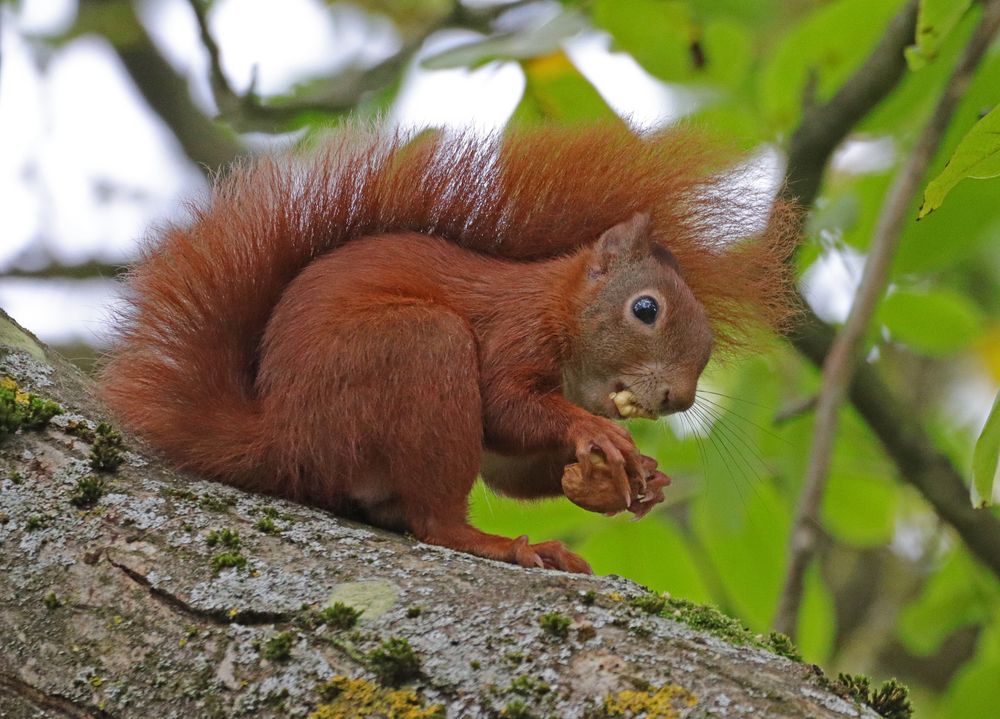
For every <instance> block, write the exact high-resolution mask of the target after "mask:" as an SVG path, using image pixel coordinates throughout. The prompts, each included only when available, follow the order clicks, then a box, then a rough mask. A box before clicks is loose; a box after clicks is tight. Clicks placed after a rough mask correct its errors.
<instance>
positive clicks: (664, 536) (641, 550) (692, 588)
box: [574, 514, 712, 602]
mask: <svg viewBox="0 0 1000 719" xmlns="http://www.w3.org/2000/svg"><path fill="white" fill-rule="evenodd" d="M602 519H603V522H604V524H605V528H603V529H601V530H600V531H598V532H595V533H594V534H593V535H591V536H590V537H589V538H588V539H586V540H585V541H584V542H582V543H581V544H579V545H577V546H575V547H574V549H575V550H577V551H579V552H580V554H581V555H582V556H583V557H584V558H585V559H586V560H587V561H588V562H590V564H591V566H592V567H593V568H594V572H595V573H597V574H618V575H620V576H623V577H628V578H629V579H632V580H634V581H636V582H639V583H640V584H644V585H646V586H647V587H649V588H650V589H652V590H654V591H657V592H663V591H668V592H670V593H671V594H674V595H676V596H679V597H684V598H685V599H690V600H692V601H695V602H708V601H710V600H711V599H712V596H711V593H710V592H709V590H708V588H707V587H706V586H705V582H704V580H703V579H702V577H701V572H700V570H699V568H698V565H697V564H696V563H695V561H694V558H693V557H694V553H693V552H692V551H691V547H690V546H689V545H688V542H687V540H686V539H685V538H684V535H683V534H681V532H680V531H679V530H678V529H677V527H676V526H675V525H674V523H673V522H671V521H669V520H668V519H665V518H661V517H660V516H658V515H657V514H652V515H650V516H648V517H645V518H644V519H642V521H639V522H632V521H630V520H629V519H627V518H624V517H621V518H615V519H613V520H609V519H605V518H602Z"/></svg>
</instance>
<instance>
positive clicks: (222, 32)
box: [0, 0, 892, 344]
mask: <svg viewBox="0 0 1000 719" xmlns="http://www.w3.org/2000/svg"><path fill="white" fill-rule="evenodd" d="M557 8H558V5H557V4H556V3H552V5H550V6H549V7H548V8H546V6H544V5H542V6H541V8H540V9H539V10H535V12H537V13H539V17H538V20H539V21H542V20H544V19H545V15H546V13H547V12H551V11H555V10H557ZM74 12H75V2H74V1H73V0H22V2H21V3H20V4H19V5H18V6H17V8H16V9H15V8H14V7H11V6H10V5H9V4H4V5H3V6H2V7H0V13H2V23H0V26H2V35H0V43H2V47H3V63H2V65H0V158H2V160H0V271H2V269H3V268H4V267H7V266H10V265H11V264H12V263H14V262H15V261H16V262H17V264H19V265H20V266H23V267H31V266H32V265H36V266H37V265H42V264H45V263H46V261H47V260H46V258H47V257H48V256H51V257H55V258H57V259H58V260H59V261H61V262H63V263H78V262H85V261H87V260H90V259H94V258H98V259H101V260H107V261H112V262H116V261H123V260H125V259H127V258H128V257H130V256H131V254H132V252H133V250H134V247H135V244H136V242H137V241H138V240H139V239H140V238H141V237H142V236H143V234H144V233H145V232H146V231H147V228H148V227H149V226H150V225H151V224H155V223H156V222H158V221H162V220H164V219H166V218H170V217H172V216H175V215H176V214H177V213H178V212H179V211H180V207H181V204H182V202H183V201H184V199H185V198H190V197H195V196H197V195H198V194H200V193H203V192H205V190H206V186H205V182H204V179H203V177H202V175H201V174H200V173H199V172H198V171H197V170H196V169H195V168H194V167H193V166H192V165H191V164H190V163H189V162H188V161H187V160H186V158H185V157H184V155H183V153H182V152H181V151H180V149H179V148H178V146H177V143H176V141H175V140H174V138H173V137H172V135H171V134H170V132H169V131H168V130H167V129H166V128H165V127H164V126H163V124H162V123H161V122H160V120H159V119H158V118H157V117H156V116H155V114H153V113H152V112H151V111H150V110H149V109H148V108H147V107H146V106H145V104H144V102H143V101H142V99H141V98H140V97H139V95H138V93H137V91H136V90H135V89H134V88H133V87H132V84H131V82H130V80H129V78H128V77H127V75H126V74H125V71H124V70H123V69H122V68H121V66H120V65H119V63H118V60H117V58H116V57H115V55H114V53H113V52H112V50H111V49H110V48H109V47H108V45H107V44H106V43H105V42H104V41H103V40H101V39H98V38H92V37H90V38H80V39H77V40H73V41H72V42H69V43H68V44H66V45H64V46H62V47H61V48H59V49H58V50H56V51H55V52H53V53H52V54H51V56H49V57H47V58H44V60H42V61H41V62H38V61H36V59H35V58H34V56H33V54H32V53H31V52H30V51H29V46H28V45H27V41H26V40H24V39H23V37H22V35H27V36H30V35H31V34H33V33H37V34H42V35H49V34H53V33H57V32H60V31H63V30H65V29H66V28H68V27H69V26H70V24H71V23H72V21H73V17H74ZM141 15H142V18H143V21H144V23H145V24H146V26H147V27H148V28H149V30H150V32H151V34H152V35H153V37H154V39H155V40H156V42H157V43H158V45H159V46H160V47H161V49H162V51H163V52H164V54H165V56H166V57H167V58H168V60H169V61H170V62H171V63H172V64H173V65H174V67H175V68H176V69H177V70H178V71H179V72H181V73H182V74H183V75H185V76H186V77H187V78H188V80H189V84H190V88H191V93H192V96H193V97H194V98H195V100H196V102H197V103H198V104H199V105H200V106H201V107H203V108H204V109H205V110H206V112H209V113H211V112H212V111H213V109H214V104H213V101H212V98H211V93H210V91H209V84H208V58H207V55H206V53H205V51H204V48H203V47H202V45H201V43H200V40H199V39H198V32H197V26H196V24H195V20H194V17H193V15H192V13H191V10H190V8H189V7H188V4H187V2H186V0H145V2H144V3H143V5H142V6H141ZM210 22H211V25H212V28H213V30H214V32H215V36H216V38H217V41H218V42H219V43H220V45H221V49H222V60H223V64H224V68H225V71H226V73H227V75H228V77H229V78H230V80H231V82H232V84H233V85H234V86H235V87H236V88H237V90H241V89H243V88H245V87H246V86H247V85H248V83H249V81H250V77H251V73H252V72H253V68H254V67H255V66H256V67H257V78H258V79H257V83H258V84H257V87H258V91H260V92H261V93H263V94H270V93H277V92H280V91H282V90H284V89H286V88H287V87H288V86H289V85H290V84H291V83H293V82H295V81H297V80H301V79H305V78H308V77H310V76H314V75H316V74H320V73H324V72H329V71H330V70H336V69H337V68H338V67H341V66H343V65H344V64H345V63H348V62H354V61H358V60H363V61H365V62H368V63H374V62H377V61H379V60H380V59H382V58H384V57H386V56H387V55H389V54H391V53H392V52H393V51H394V50H395V49H396V48H397V47H398V45H399V38H398V37H397V36H396V33H395V30H394V28H393V26H392V24H391V23H390V22H389V21H387V20H384V19H381V20H380V19H375V20H373V19H372V18H371V17H370V16H368V15H366V14H365V13H363V12H362V11H360V10H357V9H355V8H352V7H350V6H345V7H343V8H338V9H337V11H336V12H335V13H332V14H331V13H330V12H329V11H327V10H326V9H325V8H324V6H323V4H322V3H321V1H320V0H221V1H220V2H218V3H217V4H216V5H215V9H214V11H213V13H212V15H211V16H210ZM475 37H476V35H475V34H474V33H471V32H469V31H462V30H448V31H443V32H440V33H438V34H436V35H434V36H432V37H431V38H430V39H429V40H428V42H427V43H426V45H425V47H424V48H423V49H422V51H421V53H420V55H419V56H418V58H417V60H418V61H419V59H420V57H425V56H427V55H428V54H430V53H434V52H439V51H440V50H443V49H445V48H448V47H451V46H454V45H456V44H460V43H462V42H467V41H468V40H469V39H473V38H475ZM609 45H610V42H609V38H608V37H607V36H606V35H604V34H603V33H598V32H585V33H582V34H580V35H577V36H575V37H573V38H571V39H570V40H569V41H567V42H565V43H564V49H565V50H566V52H567V54H568V55H569V57H570V58H571V59H572V61H573V62H574V63H575V64H576V65H577V67H578V68H579V69H580V70H581V72H583V73H584V75H585V76H586V77H587V78H588V79H589V80H590V81H591V82H592V83H593V84H594V85H595V87H597V89H598V91H599V92H601V94H602V95H603V96H604V97H605V99H606V100H607V102H608V103H609V104H610V105H611V106H612V107H613V108H614V109H615V110H616V111H618V112H619V113H621V114H622V115H625V116H629V117H631V119H632V122H633V123H634V124H636V125H639V126H657V125H661V124H663V123H665V122H669V121H672V120H675V119H677V117H679V116H680V115H682V114H683V113H684V112H685V111H687V110H689V109H690V108H691V107H692V98H691V97H690V94H689V93H685V92H682V91H680V90H678V89H677V88H671V87H670V86H668V85H666V84H664V83H662V82H659V81H658V80H655V79H654V78H652V77H651V76H649V75H648V74H647V73H645V72H644V71H643V70H642V69H641V68H640V67H639V66H638V65H637V64H636V63H635V61H634V60H632V59H631V58H630V57H629V56H627V55H623V54H619V53H613V52H611V51H610V50H609ZM523 88H524V77H523V75H522V72H521V70H520V68H519V67H518V65H517V64H515V63H492V64H490V65H487V66H485V67H482V68H480V69H478V70H476V71H473V72H469V71H466V70H462V69H457V70H436V71H429V70H424V69H422V68H420V67H417V66H416V64H413V65H411V67H410V68H409V69H408V70H407V74H406V79H405V82H404V85H403V89H402V91H401V93H400V96H399V98H398V101H397V103H396V105H395V107H394V108H393V111H392V114H391V116H390V118H389V120H390V121H391V122H394V123H399V124H402V125H415V126H423V125H441V124H449V125H475V126H477V127H482V128H484V129H485V128H490V127H495V126H498V125H501V124H503V123H504V122H505V121H506V119H507V118H508V117H509V115H510V113H511V112H512V111H513V110H514V108H515V106H516V104H517V102H518V99H519V98H520V95H521V92H522V91H523ZM854 154H855V156H856V157H854V158H853V159H852V158H851V157H849V155H850V150H848V151H847V152H846V153H845V158H846V160H845V161H846V162H847V163H848V164H850V163H852V162H853V163H856V164H862V163H868V162H871V161H872V160H871V158H872V157H875V158H878V157H879V156H882V157H883V158H884V157H888V158H889V159H890V160H891V157H892V148H891V147H889V148H888V150H886V149H885V148H864V147H861V148H858V151H857V152H855V153H854ZM761 158H762V159H763V160H764V161H765V164H766V165H768V166H769V167H770V171H771V172H772V173H773V170H774V168H775V167H776V166H777V165H778V163H780V158H778V157H777V156H776V153H774V152H764V153H763V154H762V155H761ZM865 169H867V168H865ZM862 264H863V258H862V257H858V256H844V255H840V254H838V253H836V252H831V253H828V255H826V256H824V258H823V259H822V260H821V262H819V263H817V266H816V267H815V268H814V269H813V271H811V272H810V273H809V275H808V276H807V278H806V281H807V285H808V286H809V287H810V288H811V289H810V300H811V301H812V302H814V303H815V304H816V305H817V308H818V309H819V310H820V313H821V315H823V316H824V317H825V318H827V319H842V318H843V316H844V315H845V314H846V311H847V307H848V306H849V302H850V296H851V295H850V292H851V291H852V289H853V286H854V284H855V283H856V281H857V279H858V277H859V276H860V268H861V266H862ZM113 301H114V283H112V282H110V281H102V280H93V281H88V282H72V281H57V282H37V281H33V280H18V279H14V278H6V279H0V306H3V307H4V308H5V309H6V310H7V311H8V312H10V313H11V315H12V316H14V317H15V318H16V319H18V321H20V322H21V323H22V324H24V325H25V326H27V327H29V328H31V329H32V330H33V331H34V332H36V333H37V334H38V335H39V336H40V337H41V338H42V339H43V340H45V341H48V342H53V343H67V342H72V341H85V342H90V343H95V342H96V343H98V344H103V336H102V332H103V328H104V326H105V321H104V320H105V318H106V317H107V315H108V310H109V308H110V306H111V304H112V303H113Z"/></svg>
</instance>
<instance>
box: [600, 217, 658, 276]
mask: <svg viewBox="0 0 1000 719" xmlns="http://www.w3.org/2000/svg"><path fill="white" fill-rule="evenodd" d="M649 228H650V220H649V213H648V212H636V213H635V214H633V215H632V217H630V218H629V219H627V220H625V221H624V222H619V223H618V224H617V225H615V226H614V227H612V228H610V229H608V230H605V232H604V233H603V234H602V235H601V236H600V238H599V239H598V240H597V242H596V243H595V244H594V260H593V264H592V267H591V274H592V275H593V276H595V277H596V276H599V275H603V274H604V273H605V272H607V271H608V268H609V267H610V266H611V265H612V264H614V263H615V262H620V261H622V260H630V259H634V260H640V259H642V258H644V257H648V256H649V254H650V251H651V249H652V245H651V243H650V239H649Z"/></svg>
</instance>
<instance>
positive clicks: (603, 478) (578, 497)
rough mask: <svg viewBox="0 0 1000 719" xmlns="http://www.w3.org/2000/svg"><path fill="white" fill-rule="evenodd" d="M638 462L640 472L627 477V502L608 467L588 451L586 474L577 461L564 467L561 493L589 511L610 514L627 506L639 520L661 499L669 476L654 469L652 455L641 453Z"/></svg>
mask: <svg viewBox="0 0 1000 719" xmlns="http://www.w3.org/2000/svg"><path fill="white" fill-rule="evenodd" d="M640 461H641V463H642V468H643V474H642V476H641V477H631V476H630V477H629V489H630V494H631V501H630V502H629V503H627V504H626V499H627V498H626V497H624V496H623V495H622V492H621V491H620V489H619V486H618V481H617V480H616V479H615V478H614V476H613V475H612V473H611V471H610V467H609V466H608V464H607V463H606V462H605V461H604V458H603V457H602V456H601V455H599V454H597V453H596V452H593V453H591V456H590V469H589V473H585V470H584V467H583V465H582V464H580V463H574V464H570V465H567V466H566V468H565V469H564V470H563V476H562V488H563V493H564V494H565V495H566V497H567V499H569V500H570V501H571V502H573V503H574V504H576V505H577V506H579V507H583V508H584V509H587V510H590V511H591V512H601V513H603V514H606V515H608V516H612V515H615V514H618V513H619V512H621V511H623V510H626V509H627V510H628V511H630V512H632V513H633V514H634V515H635V519H641V518H642V517H644V516H646V514H648V513H649V510H651V509H652V508H653V507H655V506H656V505H657V504H659V503H660V502H662V501H663V499H664V496H663V488H664V487H666V486H667V485H668V484H670V477H668V476H667V475H665V474H664V473H663V472H660V471H659V470H658V469H657V468H656V460H655V459H653V458H652V457H646V456H644V455H640Z"/></svg>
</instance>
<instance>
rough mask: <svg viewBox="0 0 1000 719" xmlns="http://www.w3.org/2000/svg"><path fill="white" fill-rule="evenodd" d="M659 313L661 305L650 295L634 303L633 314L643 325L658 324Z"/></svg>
mask: <svg viewBox="0 0 1000 719" xmlns="http://www.w3.org/2000/svg"><path fill="white" fill-rule="evenodd" d="M659 311H660V305H659V304H657V302H656V300H654V299H653V298H652V297H650V296H649V295H643V296H642V297H640V298H639V299H637V300H636V301H635V302H633V303H632V314H634V315H635V316H636V318H637V319H638V320H639V321H640V322H642V323H643V324H647V325H651V324H653V323H654V322H656V313H657V312H659Z"/></svg>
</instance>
